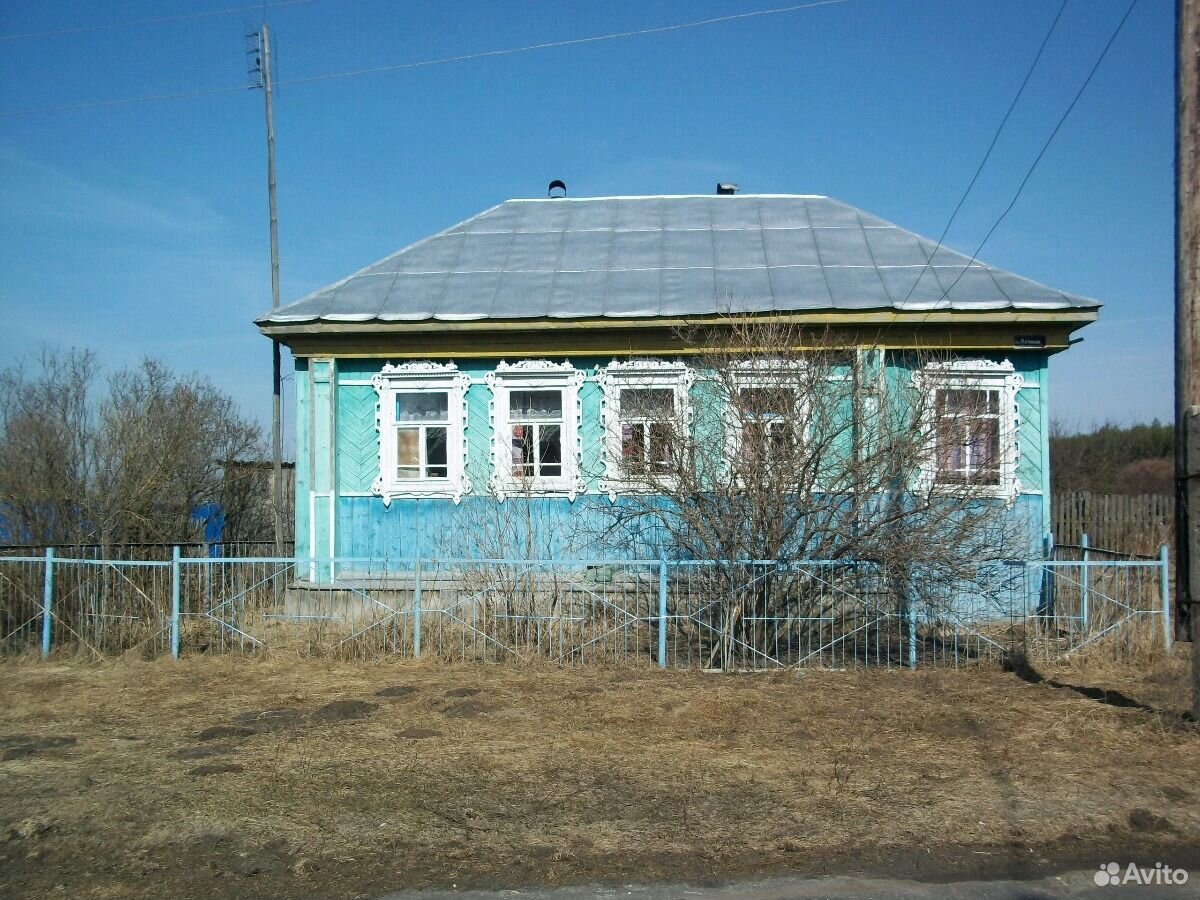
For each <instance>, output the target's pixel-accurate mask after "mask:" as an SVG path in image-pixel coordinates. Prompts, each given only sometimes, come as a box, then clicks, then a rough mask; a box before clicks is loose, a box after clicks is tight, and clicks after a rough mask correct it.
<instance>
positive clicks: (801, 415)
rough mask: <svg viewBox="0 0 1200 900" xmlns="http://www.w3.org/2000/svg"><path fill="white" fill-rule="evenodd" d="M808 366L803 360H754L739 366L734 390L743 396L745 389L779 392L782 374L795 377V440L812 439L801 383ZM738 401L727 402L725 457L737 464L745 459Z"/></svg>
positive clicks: (735, 369)
mask: <svg viewBox="0 0 1200 900" xmlns="http://www.w3.org/2000/svg"><path fill="white" fill-rule="evenodd" d="M804 370H805V365H804V362H803V361H802V360H791V359H787V360H782V359H761V360H757V359H756V360H750V361H748V362H744V363H739V364H738V365H737V366H736V367H735V368H734V370H733V372H732V379H731V380H732V385H731V386H732V388H733V390H734V391H738V392H740V391H741V390H742V389H744V388H779V387H780V384H779V378H780V375H781V374H787V373H792V376H791V377H795V378H796V380H797V384H796V387H795V390H794V393H795V395H796V418H797V421H796V422H793V423H792V426H793V429H794V431H795V434H794V439H795V440H797V441H804V440H806V439H807V437H808V435H807V434H806V433H805V432H806V425H805V424H804V423H806V422H807V419H808V415H807V402H806V401H805V399H804V397H803V396H802V388H801V383H802V380H803V377H804ZM733 404H734V398H732V397H730V398H727V400H726V411H725V435H726V440H725V453H726V459H727V460H730V461H733V460H737V459H740V458H741V455H742V422H741V419H740V418H739V416H738V415H737V413H736V412H735V407H734V405H733Z"/></svg>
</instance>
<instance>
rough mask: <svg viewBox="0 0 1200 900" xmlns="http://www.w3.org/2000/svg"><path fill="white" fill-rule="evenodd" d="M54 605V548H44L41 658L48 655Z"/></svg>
mask: <svg viewBox="0 0 1200 900" xmlns="http://www.w3.org/2000/svg"><path fill="white" fill-rule="evenodd" d="M53 606H54V548H53V547H47V548H46V571H45V574H44V577H43V579H42V658H43V659H45V658H46V657H47V656H49V655H50V634H51V632H52V630H53V615H54V612H53Z"/></svg>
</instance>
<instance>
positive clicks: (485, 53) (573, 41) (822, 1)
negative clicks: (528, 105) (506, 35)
mask: <svg viewBox="0 0 1200 900" xmlns="http://www.w3.org/2000/svg"><path fill="white" fill-rule="evenodd" d="M848 2H849V0H813V2H810V3H798V4H795V5H794V6H780V7H777V8H775V9H759V10H753V11H751V12H744V13H734V14H732V15H728V16H716V17H714V18H711V19H698V20H696V21H694V22H681V23H678V24H675V25H659V26H657V27H655V28H639V29H637V30H635V31H616V32H613V33H611V34H598V35H593V36H591V37H583V38H570V39H567V40H562V41H546V42H545V43H541V44H527V45H526V46H524V47H509V48H506V49H504V50H482V51H480V52H478V53H463V54H460V55H458V56H444V57H442V58H440V59H425V60H420V61H418V62H411V63H395V64H393V65H386V66H371V67H370V68H366V69H354V70H351V71H349V72H332V73H330V74H328V75H309V76H306V77H304V78H292V79H289V80H287V81H281V82H279V83H280V84H310V83H312V82H314V81H329V80H332V79H334V78H353V77H356V76H358V75H371V74H374V73H376V72H398V71H401V70H403V69H420V68H425V67H427V66H440V65H445V64H446V63H456V62H467V61H468V60H473V59H486V58H488V57H493V56H511V55H512V54H515V53H528V52H530V51H533V50H550V49H552V48H555V47H574V46H578V45H580V44H594V43H597V42H599V41H615V40H620V39H621V38H631V37H642V36H644V35H647V34H664V33H666V32H669V31H682V30H684V29H687V28H702V27H704V26H706V25H720V24H722V23H724V22H733V21H736V20H738V19H751V18H755V17H757V16H775V15H779V14H781V13H790V12H799V11H801V10H805V9H813V8H814V7H818V6H834V5H837V4H841V3H848Z"/></svg>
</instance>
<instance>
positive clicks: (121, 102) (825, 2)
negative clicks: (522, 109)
mask: <svg viewBox="0 0 1200 900" xmlns="http://www.w3.org/2000/svg"><path fill="white" fill-rule="evenodd" d="M292 2H308V0H292ZM849 2H850V0H812V2H809V3H798V4H794V5H792V6H780V7H776V8H774V9H759V10H752V11H751V12H744V13H735V14H733V15H728V16H717V17H715V18H710V19H698V20H696V21H693V22H680V23H677V24H674V25H659V26H656V27H654V28H640V29H636V30H633V31H617V32H612V33H610V34H599V35H593V36H591V37H582V38H570V39H566V40H561V41H547V42H545V43H541V44H527V45H525V46H522V47H508V48H504V49H500V50H482V51H479V52H478V53H463V54H459V55H457V56H443V57H440V58H438V59H425V60H418V61H417V62H410V63H395V64H392V65H385V66H372V67H371V68H367V69H353V70H349V71H345V72H329V73H327V74H324V75H309V76H305V77H303V78H291V79H287V80H282V81H277V82H275V86H276V87H281V86H284V85H293V84H310V83H312V82H316V81H331V80H333V79H335V78H355V77H357V76H359V75H371V74H375V73H377V72H398V71H402V70H405V69H420V68H426V67H428V66H441V65H447V64H449V63H458V62H467V61H469V60H474V59H485V58H487V57H495V56H512V55H514V54H517V53H530V52H533V51H535V50H550V49H553V48H555V47H573V46H577V45H579V44H594V43H597V42H600V41H614V40H620V39H622V38H633V37H642V36H644V35H650V34H663V33H666V32H670V31H682V30H684V29H688V28H702V27H704V26H706V25H719V24H722V23H725V22H733V21H737V20H740V19H750V18H756V17H761V16H775V15H781V14H783V13H791V12H800V11H802V10H807V9H814V8H816V7H818V6H835V5H840V4H842V3H849ZM249 8H250V9H256V8H257V7H249ZM243 90H246V87H245V86H239V87H224V88H210V89H208V90H199V91H185V92H180V93H174V94H151V95H147V96H141V97H122V98H120V99H116V100H96V101H92V102H85V103H72V104H68V105H65V106H45V107H39V108H36V109H24V110H17V111H16V112H7V113H5V112H0V119H3V118H17V117H21V116H31V115H37V114H39V113H58V112H74V111H76V110H84V109H99V108H102V107H108V106H128V105H131V104H135V103H157V102H160V101H164V100H182V99H186V98H191V97H207V96H212V95H214V94H231V93H234V92H235V91H243Z"/></svg>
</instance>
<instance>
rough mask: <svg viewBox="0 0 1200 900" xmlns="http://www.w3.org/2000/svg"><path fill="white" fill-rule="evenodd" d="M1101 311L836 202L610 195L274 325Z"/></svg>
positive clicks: (368, 275)
mask: <svg viewBox="0 0 1200 900" xmlns="http://www.w3.org/2000/svg"><path fill="white" fill-rule="evenodd" d="M935 250H936V252H935ZM1099 305H1100V304H1099V303H1097V302H1096V301H1094V300H1090V299H1088V298H1086V297H1080V296H1076V295H1074V294H1068V293H1065V292H1063V291H1059V290H1055V289H1054V288H1049V287H1046V286H1045V285H1042V284H1038V283H1037V282H1035V281H1031V280H1029V279H1027V278H1022V277H1021V276H1019V275H1014V274H1013V273H1011V272H1006V271H1004V270H1003V269H997V268H995V267H994V266H989V265H987V264H985V263H982V262H979V261H974V262H972V261H971V260H970V259H969V257H967V256H964V255H963V254H961V253H957V252H955V251H953V250H950V249H948V248H946V247H937V242H936V241H932V240H929V239H928V238H924V237H921V236H920V235H918V234H914V233H913V232H911V231H906V230H905V229H903V228H900V227H899V226H897V225H893V224H892V223H891V222H886V221H884V220H883V219H880V218H878V217H877V216H873V215H871V214H870V213H866V212H863V211H862V210H859V209H856V208H854V207H853V206H849V205H847V204H845V203H842V202H840V201H838V200H833V199H831V198H829V197H818V196H798V195H768V194H758V195H755V194H741V195H724V196H675V197H594V198H578V199H577V198H571V199H568V198H556V199H546V200H508V201H506V202H504V203H501V204H500V205H499V206H494V207H492V208H491V209H488V210H486V211H484V212H481V213H479V214H478V215H476V216H473V217H472V218H470V219H467V220H466V221H465V222H461V223H459V224H458V225H455V226H453V227H452V228H448V229H446V230H445V231H442V232H440V233H438V234H435V235H433V236H432V237H429V238H426V239H425V240H422V241H418V242H417V243H415V244H413V245H411V246H409V247H406V248H404V249H403V250H400V251H398V252H396V253H393V254H392V255H391V256H389V257H387V258H386V259H383V260H380V261H379V262H377V263H375V264H374V265H371V266H368V267H367V268H365V269H363V270H361V271H359V272H356V273H355V274H353V275H351V276H350V277H348V278H345V279H343V280H342V281H339V282H337V283H336V284H332V285H329V286H328V287H325V288H321V289H320V290H318V291H316V292H314V293H312V294H309V295H308V296H307V297H304V298H303V299H301V300H298V301H296V302H294V303H291V304H289V305H287V306H284V307H281V308H280V309H278V310H276V311H275V312H273V313H270V314H267V315H265V316H263V317H261V318H260V319H258V324H260V325H263V326H266V325H292V324H300V323H318V322H328V323H331V324H332V323H338V322H343V323H349V322H404V321H425V320H441V321H448V322H449V321H471V320H482V319H504V320H513V319H539V318H541V319H567V320H569V319H594V318H613V319H623V318H628V319H635V318H636V319H646V318H654V317H660V316H661V317H680V316H704V315H719V314H723V313H769V312H791V311H816V310H845V311H866V310H893V311H910V312H911V311H922V310H963V311H972V312H983V311H988V310H997V311H1000V310H1043V311H1050V310H1094V309H1096V308H1097V307H1098V306H1099Z"/></svg>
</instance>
